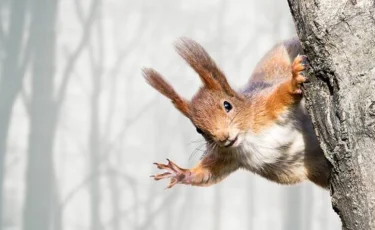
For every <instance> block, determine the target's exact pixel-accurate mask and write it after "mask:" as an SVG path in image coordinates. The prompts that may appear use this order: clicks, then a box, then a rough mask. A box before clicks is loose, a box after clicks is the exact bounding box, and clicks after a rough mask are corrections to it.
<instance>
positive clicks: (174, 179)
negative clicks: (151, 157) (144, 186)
mask: <svg viewBox="0 0 375 230" xmlns="http://www.w3.org/2000/svg"><path fill="white" fill-rule="evenodd" d="M167 161H168V164H160V163H154V165H156V166H157V168H158V169H164V170H166V171H167V172H164V173H161V174H156V175H152V176H151V177H152V178H154V180H161V179H167V178H171V180H170V182H169V185H168V187H167V189H169V188H172V187H173V186H175V185H176V184H178V183H184V181H185V178H186V176H187V174H186V173H187V172H188V171H189V170H187V169H183V168H180V167H179V166H178V165H176V164H175V163H173V162H172V161H170V160H169V159H167ZM189 175H190V174H189Z"/></svg>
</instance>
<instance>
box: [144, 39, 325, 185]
mask: <svg viewBox="0 0 375 230" xmlns="http://www.w3.org/2000/svg"><path fill="white" fill-rule="evenodd" d="M176 50H177V52H178V53H179V54H180V56H181V57H182V58H183V59H185V61H186V62H187V63H188V64H189V65H190V66H191V68H193V69H194V70H195V72H196V73H197V74H198V75H199V77H200V79H201V81H202V83H203V86H202V87H201V88H200V89H199V91H198V92H197V93H196V94H195V95H194V96H193V98H192V99H191V100H190V101H189V100H187V99H185V98H183V97H182V96H181V95H179V94H178V93H177V92H176V91H175V90H174V89H173V88H172V86H171V85H170V84H169V83H168V82H167V81H165V80H164V78H163V77H162V76H161V75H160V74H159V73H158V72H156V71H155V70H153V69H149V68H145V69H143V75H144V77H145V79H146V80H147V82H148V83H149V84H150V85H151V86H152V87H153V88H155V89H156V90H157V91H159V92H160V93H161V94H163V95H164V96H165V97H167V98H169V99H170V100H171V101H172V103H173V104H174V106H175V107H176V108H177V109H178V110H179V111H180V112H181V113H182V114H183V115H185V116H186V117H187V118H189V119H190V120H191V122H192V123H193V125H194V126H195V128H196V130H197V132H198V133H199V134H201V135H202V136H203V138H204V139H205V141H206V151H205V154H204V155H203V157H202V159H201V160H200V162H199V163H198V164H197V165H196V166H195V167H193V168H191V169H184V168H181V167H179V166H178V165H176V164H175V163H173V162H172V161H170V160H168V159H167V161H168V162H167V164H160V163H155V164H156V166H157V167H158V168H159V169H162V170H164V172H163V173H161V174H157V175H153V176H152V177H153V178H154V179H155V180H160V179H166V178H170V183H169V185H168V188H172V187H173V186H174V185H176V184H188V185H194V186H208V185H212V184H215V183H218V182H220V181H221V180H223V179H224V178H225V177H227V176H228V175H229V174H230V173H232V172H234V171H236V170H237V169H240V168H242V169H246V170H249V171H251V172H254V173H255V174H258V175H260V176H262V177H264V178H267V179H269V180H271V181H274V182H277V183H280V184H295V183H298V182H301V181H304V180H307V179H308V180H310V181H312V182H313V183H315V184H317V185H319V186H321V187H323V188H327V187H328V184H329V177H330V165H329V163H328V161H327V160H326V158H325V157H324V154H323V151H322V149H321V148H320V146H319V142H318V141H317V138H316V136H315V133H314V130H313V127H312V123H311V120H310V117H309V115H308V113H307V111H306V109H305V107H304V99H303V96H302V91H301V88H300V87H301V84H302V83H304V82H306V80H307V79H306V77H305V74H304V71H305V69H306V67H307V60H306V59H307V58H306V56H304V55H301V54H302V53H303V50H302V47H301V44H300V41H299V40H298V39H297V38H294V39H290V40H287V41H284V42H282V43H279V44H277V45H275V46H274V47H273V48H272V49H271V50H270V51H269V52H268V53H267V54H266V55H265V56H264V57H263V59H262V60H261V61H260V62H259V63H258V65H257V66H256V68H255V70H254V72H253V74H252V75H251V78H250V80H249V82H248V83H247V84H246V85H245V87H244V88H243V89H240V90H234V89H233V88H232V87H231V86H230V85H229V83H228V81H227V79H226V77H225V75H224V73H223V71H221V70H220V69H219V67H218V66H217V65H216V64H215V62H214V60H213V59H212V58H211V57H210V56H209V55H208V53H207V52H206V50H205V49H204V48H203V47H202V46H201V45H199V44H198V43H197V42H195V41H193V40H191V39H188V38H182V39H180V41H179V42H178V43H177V44H176Z"/></svg>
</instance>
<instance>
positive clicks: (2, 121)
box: [0, 0, 26, 229]
mask: <svg viewBox="0 0 375 230" xmlns="http://www.w3.org/2000/svg"><path fill="white" fill-rule="evenodd" d="M9 4H10V9H9V11H10V18H9V29H8V34H7V37H6V39H5V42H4V44H3V47H4V54H5V57H4V61H3V62H2V68H1V69H2V72H1V76H0V127H1V128H0V229H2V228H3V211H2V210H3V207H4V204H3V199H4V188H3V186H4V174H5V161H6V158H5V154H6V144H7V136H8V130H9V125H10V121H11V114H12V109H13V104H14V101H15V99H16V96H17V94H18V92H19V91H20V89H21V85H22V79H23V76H24V73H23V72H22V71H20V68H19V67H20V65H19V61H20V54H21V47H22V40H23V37H24V35H23V34H24V33H25V15H26V6H25V5H26V4H25V0H19V1H11V2H10V3H9Z"/></svg>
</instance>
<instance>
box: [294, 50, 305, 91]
mask: <svg viewBox="0 0 375 230" xmlns="http://www.w3.org/2000/svg"><path fill="white" fill-rule="evenodd" d="M307 66H308V64H307V57H306V56H305V55H298V56H297V57H296V58H295V59H294V61H293V63H292V75H293V79H292V85H293V86H292V87H293V88H292V93H293V94H302V90H301V89H300V87H301V84H302V83H305V82H306V81H307V78H306V76H305V73H304V71H305V69H306V68H307Z"/></svg>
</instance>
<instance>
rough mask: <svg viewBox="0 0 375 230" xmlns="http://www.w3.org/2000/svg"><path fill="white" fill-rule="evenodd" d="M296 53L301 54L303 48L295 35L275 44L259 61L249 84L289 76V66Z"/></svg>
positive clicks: (290, 75)
mask: <svg viewBox="0 0 375 230" xmlns="http://www.w3.org/2000/svg"><path fill="white" fill-rule="evenodd" d="M298 54H303V50H302V46H301V43H300V41H299V39H298V38H297V37H296V38H292V39H289V40H286V41H283V42H281V43H278V44H276V45H275V46H274V47H273V48H272V49H271V50H270V51H268V53H267V54H266V55H264V57H263V58H262V59H261V60H260V61H259V63H258V64H257V66H256V67H255V70H254V72H253V74H252V76H251V78H250V82H249V84H252V83H254V82H258V81H261V82H268V83H271V84H272V82H275V81H277V82H278V81H280V80H285V79H287V78H291V77H292V72H291V71H290V66H291V64H292V62H293V60H294V58H295V57H296V56H297V55H298Z"/></svg>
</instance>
